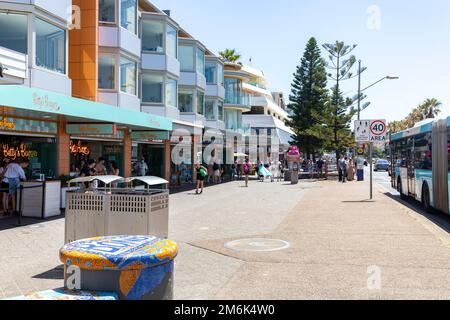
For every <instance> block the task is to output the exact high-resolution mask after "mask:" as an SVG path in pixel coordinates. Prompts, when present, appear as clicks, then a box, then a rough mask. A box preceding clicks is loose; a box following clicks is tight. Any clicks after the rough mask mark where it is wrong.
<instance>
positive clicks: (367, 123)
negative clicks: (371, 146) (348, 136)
mask: <svg viewBox="0 0 450 320" xmlns="http://www.w3.org/2000/svg"><path fill="white" fill-rule="evenodd" d="M386 133H387V126H386V120H357V121H355V141H356V142H357V143H379V142H385V141H386V139H387V138H386Z"/></svg>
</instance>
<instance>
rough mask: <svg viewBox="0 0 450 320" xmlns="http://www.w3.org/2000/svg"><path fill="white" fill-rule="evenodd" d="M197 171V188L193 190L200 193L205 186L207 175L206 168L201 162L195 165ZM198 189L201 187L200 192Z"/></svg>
mask: <svg viewBox="0 0 450 320" xmlns="http://www.w3.org/2000/svg"><path fill="white" fill-rule="evenodd" d="M196 171H197V190H196V191H195V193H196V194H202V193H203V188H204V187H205V179H206V176H207V175H208V169H206V168H205V167H204V166H202V165H201V164H198V165H197V167H196ZM198 189H201V191H200V193H199V192H198Z"/></svg>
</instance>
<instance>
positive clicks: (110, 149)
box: [103, 144, 122, 155]
mask: <svg viewBox="0 0 450 320" xmlns="http://www.w3.org/2000/svg"><path fill="white" fill-rule="evenodd" d="M103 151H104V155H114V154H120V153H122V146H121V145H118V144H117V145H108V146H104V147H103Z"/></svg>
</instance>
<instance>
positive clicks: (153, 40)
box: [142, 20, 164, 53]
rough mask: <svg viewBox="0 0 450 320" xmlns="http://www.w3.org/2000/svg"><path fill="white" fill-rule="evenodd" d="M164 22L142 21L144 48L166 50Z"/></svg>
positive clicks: (158, 50) (146, 49)
mask: <svg viewBox="0 0 450 320" xmlns="http://www.w3.org/2000/svg"><path fill="white" fill-rule="evenodd" d="M163 36H164V24H163V23H162V22H158V21H148V20H143V21H142V50H143V51H151V52H160V53H162V52H164V45H163Z"/></svg>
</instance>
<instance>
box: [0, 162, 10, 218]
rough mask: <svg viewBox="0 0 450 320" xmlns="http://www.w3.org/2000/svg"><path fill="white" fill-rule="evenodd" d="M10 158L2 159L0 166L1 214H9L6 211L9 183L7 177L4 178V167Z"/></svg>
mask: <svg viewBox="0 0 450 320" xmlns="http://www.w3.org/2000/svg"><path fill="white" fill-rule="evenodd" d="M9 162H10V160H9V159H8V158H5V159H3V162H2V164H1V167H0V181H1V182H0V183H1V186H0V188H1V189H2V204H3V214H4V215H9V211H8V193H9V184H8V179H6V178H5V172H6V167H7V166H8V164H9Z"/></svg>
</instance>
